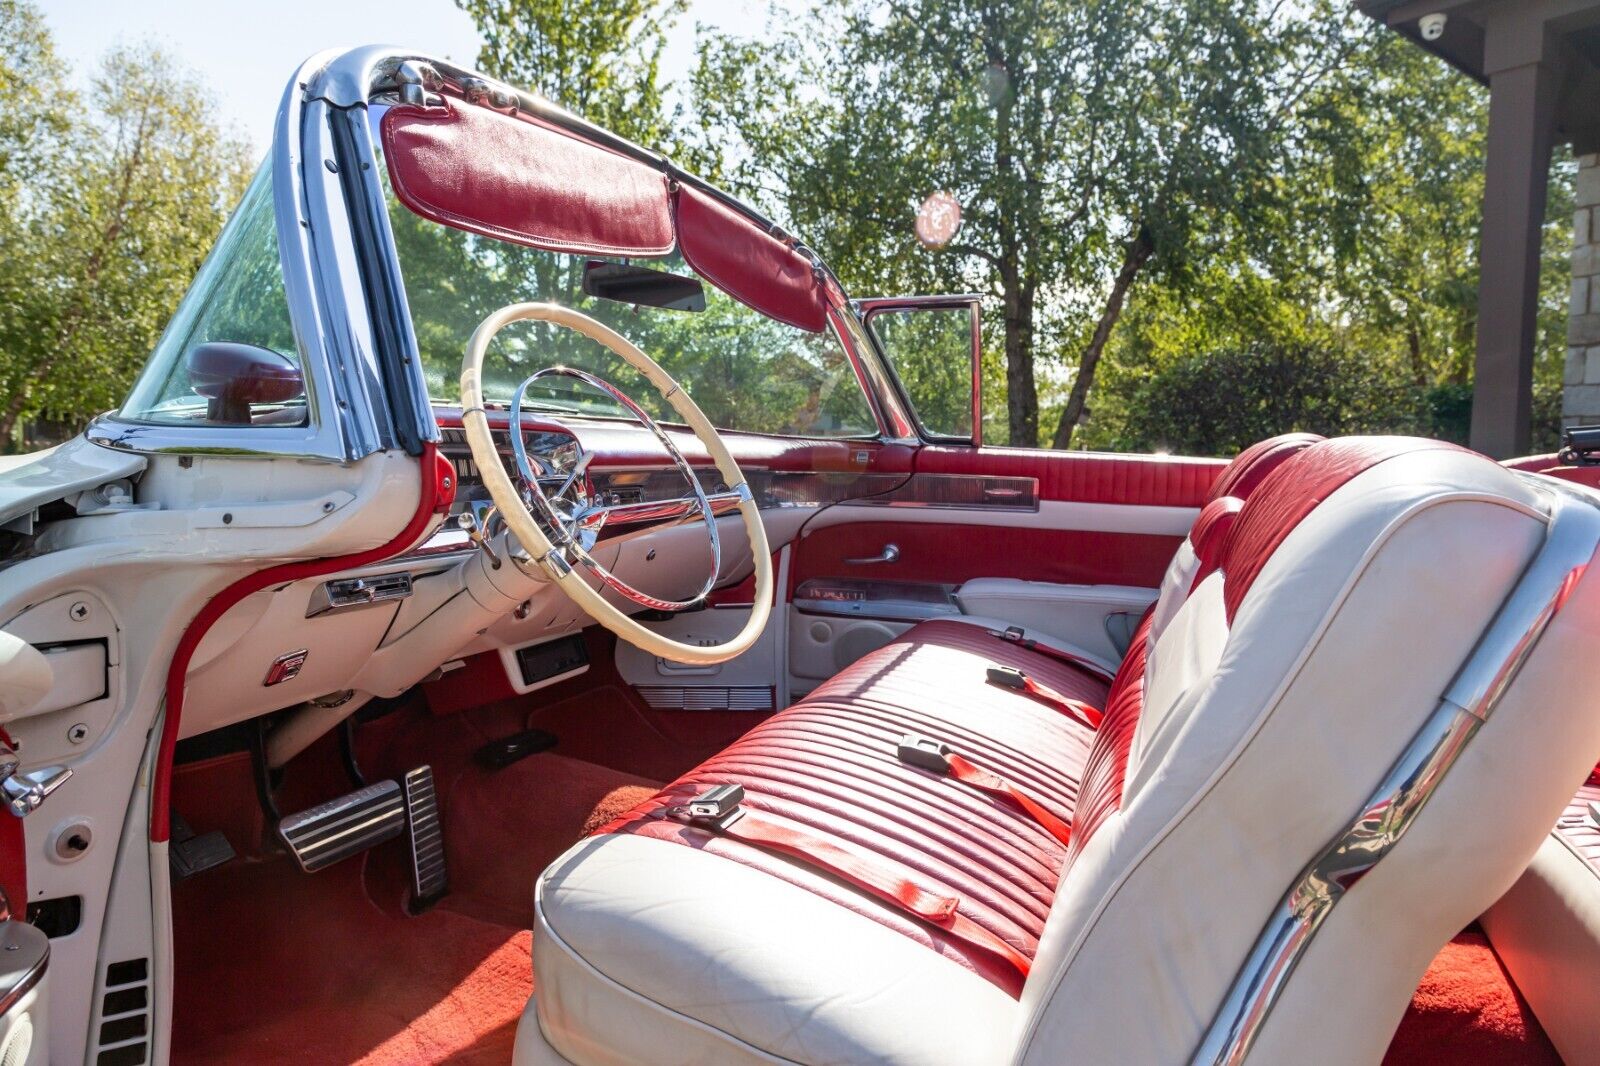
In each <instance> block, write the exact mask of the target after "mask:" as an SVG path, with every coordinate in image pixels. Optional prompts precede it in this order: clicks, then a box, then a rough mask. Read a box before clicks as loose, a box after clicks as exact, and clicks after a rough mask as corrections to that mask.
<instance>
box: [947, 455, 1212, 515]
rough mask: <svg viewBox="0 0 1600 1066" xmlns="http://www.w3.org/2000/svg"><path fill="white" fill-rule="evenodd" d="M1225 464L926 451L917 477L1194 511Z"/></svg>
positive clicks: (1065, 497) (1046, 497)
mask: <svg viewBox="0 0 1600 1066" xmlns="http://www.w3.org/2000/svg"><path fill="white" fill-rule="evenodd" d="M1226 465H1227V463H1225V462H1224V461H1223V460H1221V459H1189V458H1178V457H1176V456H1174V457H1170V458H1168V457H1165V456H1140V455H1101V454H1097V453H1093V452H1046V451H1032V450H1028V449H1025V448H964V447H947V446H930V447H926V448H923V449H921V450H920V451H918V453H917V473H919V474H990V475H1003V476H1007V477H1014V478H1017V477H1031V478H1037V479H1038V482H1039V497H1040V499H1044V500H1068V501H1072V502H1074V503H1120V504H1125V505H1130V506H1145V507H1199V506H1200V505H1202V504H1203V503H1205V502H1206V493H1207V492H1208V491H1209V490H1210V489H1211V484H1212V482H1214V481H1216V480H1217V475H1218V474H1220V473H1222V469H1223V467H1225V466H1226Z"/></svg>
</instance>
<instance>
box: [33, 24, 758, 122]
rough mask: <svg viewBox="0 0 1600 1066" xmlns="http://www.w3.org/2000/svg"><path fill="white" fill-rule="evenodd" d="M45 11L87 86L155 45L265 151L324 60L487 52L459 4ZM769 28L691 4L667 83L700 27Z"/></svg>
mask: <svg viewBox="0 0 1600 1066" xmlns="http://www.w3.org/2000/svg"><path fill="white" fill-rule="evenodd" d="M36 2H38V3H39V6H40V8H41V9H42V10H43V12H44V15H45V19H46V20H47V21H48V22H49V25H50V29H51V31H52V33H53V34H54V35H55V40H56V47H57V49H58V51H59V54H60V55H61V56H62V58H64V59H65V60H66V61H67V62H68V63H70V64H71V65H72V68H73V76H74V78H75V79H76V80H77V81H78V82H79V83H80V84H86V81H87V75H88V73H89V72H90V71H91V70H93V69H94V68H95V66H96V65H97V64H98V63H99V61H100V58H101V56H103V55H105V53H106V52H107V51H108V50H109V49H111V48H113V47H115V46H116V45H118V44H137V43H140V42H144V41H153V42H155V43H156V44H159V45H161V46H162V47H163V48H165V49H167V51H169V52H170V53H171V54H172V55H173V56H174V57H176V58H177V59H178V61H179V62H181V63H182V64H184V65H185V66H187V67H189V68H190V69H192V70H193V71H194V72H195V73H196V74H197V75H199V77H200V79H201V81H202V82H203V83H204V84H205V85H207V86H208V87H209V88H210V90H211V92H212V94H213V97H214V98H215V100H216V103H217V110H218V114H219V117H220V118H221V119H222V122H223V124H224V125H226V126H230V127H232V128H234V129H235V130H237V131H238V132H239V133H241V134H243V135H244V136H246V137H248V138H249V140H250V141H251V143H252V144H253V145H254V147H255V149H256V150H257V151H258V152H265V151H266V149H267V145H268V144H269V143H270V142H271V140H272V122H273V118H274V116H275V114H276V112H277V109H278V101H279V99H280V98H281V97H282V95H283V89H284V86H285V85H287V84H288V82H289V78H290V76H291V75H292V74H293V73H294V72H295V70H296V68H298V67H299V65H300V64H301V63H302V62H303V61H304V60H305V59H306V58H307V57H309V56H310V55H312V54H313V53H315V52H319V51H322V50H323V49H326V48H337V47H341V46H345V45H355V44H374V43H391V44H398V45H404V46H407V47H412V48H416V49H418V50H419V51H425V52H430V53H432V54H434V55H438V56H441V57H442V58H445V59H450V60H453V61H456V62H459V63H462V64H464V65H467V66H471V65H472V64H473V62H474V60H475V59H476V57H477V54H478V45H479V43H480V42H479V38H478V34H477V30H476V29H475V28H474V27H473V24H472V20H471V19H470V18H468V17H467V16H466V15H465V14H463V13H462V12H461V11H460V10H458V9H457V8H456V6H455V4H454V3H452V2H451V0H382V2H381V3H380V2H375V0H268V2H265V3H263V2H259V0H257V2H246V0H36ZM598 2H601V3H604V2H605V0H598ZM765 21H766V9H765V4H764V3H763V2H762V0H690V4H689V13H688V15H687V16H686V17H684V18H683V19H681V20H679V22H678V24H677V25H676V26H675V27H674V28H673V31H672V34H671V37H670V38H669V40H668V43H667V52H666V56H665V58H664V63H663V65H664V67H665V73H666V75H667V77H668V78H671V79H678V78H682V77H683V76H685V75H686V74H687V72H688V70H689V68H690V66H691V64H692V63H693V60H694V28H695V24H696V23H697V22H699V23H704V24H707V25H710V26H715V27H718V28H720V29H724V30H730V31H741V30H747V29H748V30H751V31H754V30H756V29H758V28H759V27H760V26H761V25H763V24H764V23H765Z"/></svg>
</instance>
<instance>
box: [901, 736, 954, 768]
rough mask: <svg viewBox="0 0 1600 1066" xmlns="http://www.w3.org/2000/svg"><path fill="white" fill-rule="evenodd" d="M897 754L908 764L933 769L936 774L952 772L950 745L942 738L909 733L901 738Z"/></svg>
mask: <svg viewBox="0 0 1600 1066" xmlns="http://www.w3.org/2000/svg"><path fill="white" fill-rule="evenodd" d="M894 753H895V755H896V756H897V757H898V758H899V759H900V761H901V762H903V763H905V764H906V765H907V766H916V767H919V768H920V769H923V770H932V771H933V772H934V773H936V774H947V773H949V772H950V759H949V758H948V756H949V755H950V745H948V744H946V743H945V742H944V741H942V740H934V739H933V738H932V737H922V736H918V735H917V734H915V733H907V734H906V735H905V736H903V737H901V738H900V744H899V746H898V747H896V748H895V751H894Z"/></svg>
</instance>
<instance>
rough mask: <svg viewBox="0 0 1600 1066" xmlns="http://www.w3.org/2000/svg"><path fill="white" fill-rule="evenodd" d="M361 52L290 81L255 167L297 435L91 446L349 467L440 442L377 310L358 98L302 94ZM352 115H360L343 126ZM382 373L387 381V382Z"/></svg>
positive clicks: (241, 434)
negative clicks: (297, 412) (273, 232)
mask: <svg viewBox="0 0 1600 1066" xmlns="http://www.w3.org/2000/svg"><path fill="white" fill-rule="evenodd" d="M366 51H370V50H368V49H356V50H354V51H353V52H340V51H329V52H324V53H321V54H319V55H317V56H314V57H313V58H311V59H309V60H307V61H306V63H304V64H303V65H302V66H301V67H300V69H299V70H298V71H296V73H295V76H294V78H293V79H291V80H290V82H289V84H288V86H287V87H286V88H285V90H284V94H283V98H282V102H281V103H280V104H279V107H278V116H277V121H276V123H275V124H274V127H273V139H272V148H271V150H270V152H269V153H268V156H267V160H266V162H265V164H264V165H266V166H270V167H271V168H272V195H273V209H274V217H275V220H276V224H277V234H278V254H279V258H280V261H281V265H282V267H283V280H284V294H285V297H286V299H287V302H288V306H289V316H290V321H291V323H292V324H293V327H294V334H295V343H296V347H297V348H298V349H299V354H300V358H301V363H302V372H303V373H304V374H305V379H306V386H307V387H306V406H307V412H308V418H307V420H306V424H305V425H302V426H232V427H227V426H184V425H169V424H154V423H147V422H138V421H133V420H129V419H124V418H122V417H120V416H119V415H118V414H116V413H115V412H111V413H107V414H104V415H101V416H100V417H99V418H96V419H95V420H94V421H93V422H91V423H90V425H89V428H88V430H87V432H86V436H87V438H88V439H89V440H90V441H92V442H93V443H96V444H100V445H103V446H106V447H110V448H117V449H121V450H125V451H132V452H140V453H149V454H160V453H170V454H192V455H229V456H238V457H259V458H267V459H283V458H293V459H312V460H322V461H327V462H336V463H349V462H355V461H356V460H359V459H362V458H364V457H365V456H368V455H371V454H373V453H374V452H379V451H385V450H389V449H393V448H403V449H404V450H406V451H408V452H411V453H413V454H417V453H419V452H420V450H421V446H422V442H424V441H437V440H438V438H439V429H438V426H437V424H436V422H435V420H434V417H433V410H432V408H431V406H430V405H429V404H428V401H427V390H426V387H425V384H424V381H423V376H422V369H421V365H420V362H419V360H418V359H417V358H416V341H415V338H414V337H412V336H411V333H410V318H409V315H406V314H403V313H402V316H401V320H402V321H403V323H404V327H403V330H399V331H397V330H395V329H393V323H394V322H395V316H394V311H393V307H392V305H391V306H384V305H385V303H386V301H385V300H384V299H383V297H384V296H386V295H387V294H389V293H392V292H393V291H394V289H395V287H396V286H397V285H398V278H399V274H398V268H397V267H396V265H395V261H394V253H393V247H392V243H390V244H385V241H386V240H391V238H389V234H388V229H387V225H386V224H385V225H384V226H383V227H372V226H370V222H371V219H372V217H373V215H374V213H375V212H376V213H382V212H384V211H386V207H385V205H384V201H383V193H382V189H381V187H380V185H379V183H378V179H377V176H376V174H374V173H373V158H374V155H373V149H372V144H371V135H370V132H369V130H368V127H367V123H366V121H365V105H366V99H365V95H363V97H362V98H361V99H360V100H359V101H357V103H356V104H354V105H350V106H348V107H341V106H338V105H335V104H333V103H332V102H330V101H329V100H327V99H325V98H324V97H322V96H320V95H318V94H316V93H313V92H310V91H308V87H309V86H310V85H312V83H313V82H314V81H316V79H317V78H318V77H319V76H320V75H321V74H322V73H323V72H324V71H326V70H328V69H330V68H344V67H347V66H349V63H348V62H347V60H349V58H350V57H352V56H355V55H358V54H360V53H363V52H366ZM352 108H359V111H360V114H359V115H357V116H352ZM352 117H354V118H356V121H351V119H352ZM352 215H356V216H358V218H357V221H359V218H360V216H365V218H366V220H367V222H368V223H369V230H376V231H377V236H376V244H375V247H358V242H357V239H356V231H355V226H354V225H353V220H352ZM364 265H365V269H363V267H364ZM403 310H404V308H403V305H402V312H403ZM379 323H382V325H378V326H377V328H375V324H379ZM384 325H387V326H388V327H389V328H388V329H387V330H386V331H385V330H384ZM380 331H384V332H385V333H386V335H385V336H384V337H383V338H382V340H381V341H380V338H379V336H378V334H379V332H380ZM385 345H386V346H387V350H384V346H385ZM385 361H387V364H388V366H390V367H391V368H392V371H393V372H392V373H390V374H389V375H387V377H386V375H385V373H384V365H385Z"/></svg>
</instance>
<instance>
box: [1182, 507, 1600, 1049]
mask: <svg viewBox="0 0 1600 1066" xmlns="http://www.w3.org/2000/svg"><path fill="white" fill-rule="evenodd" d="M1539 480H1540V482H1541V485H1540V488H1541V490H1542V491H1544V492H1546V494H1547V495H1548V496H1549V498H1550V501H1551V508H1550V521H1549V525H1548V526H1547V528H1546V531H1545V539H1544V543H1543V545H1541V546H1540V548H1539V551H1538V553H1537V554H1536V555H1535V556H1534V557H1533V560H1532V561H1531V562H1530V563H1529V564H1528V567H1527V569H1526V570H1525V571H1523V574H1522V577H1521V578H1519V579H1518V581H1517V584H1516V586H1515V587H1514V588H1513V589H1512V591H1511V594H1510V595H1509V596H1507V597H1506V600H1505V602H1504V603H1503V604H1501V606H1500V610H1499V611H1498V612H1497V613H1496V614H1495V617H1494V620H1493V621H1492V622H1491V623H1490V624H1489V627H1488V629H1486V630H1485V631H1484V634H1483V636H1482V637H1480V638H1479V640H1478V644H1477V646H1476V647H1474V648H1473V650H1472V654H1470V655H1469V656H1467V660H1466V662H1465V663H1463V664H1462V666H1461V668H1460V670H1458V671H1457V672H1456V676H1455V678H1454V679H1453V680H1452V681H1451V682H1450V685H1449V687H1448V688H1447V689H1446V690H1445V693H1444V695H1443V697H1441V698H1440V700H1439V703H1438V706H1437V707H1435V708H1434V711H1433V713H1432V714H1431V715H1430V716H1429V717H1428V720H1427V722H1426V723H1425V724H1424V725H1423V727H1422V728H1421V729H1420V730H1418V732H1417V735H1416V736H1415V737H1413V738H1412V740H1411V743H1410V744H1409V745H1408V746H1407V747H1406V750H1405V751H1404V752H1403V753H1402V754H1401V756H1400V758H1399V759H1398V760H1397V761H1396V762H1395V764H1394V766H1393V767H1391V768H1390V770H1389V772H1388V773H1387V774H1386V775H1385V776H1384V779H1383V781H1382V782H1380V783H1379V785H1378V787H1377V788H1376V789H1375V790H1374V791H1373V793H1372V796H1371V798H1370V799H1368V801H1367V803H1366V804H1365V805H1364V806H1363V807H1362V809H1361V811H1360V813H1359V814H1357V815H1356V817H1355V820H1354V821H1353V822H1351V824H1350V826H1349V827H1348V828H1347V829H1346V830H1345V831H1344V832H1343V833H1342V834H1340V835H1339V837H1338V838H1337V839H1335V840H1334V841H1333V842H1332V843H1331V844H1329V845H1328V847H1327V849H1326V850H1325V851H1323V852H1322V854H1321V855H1319V856H1317V858H1316V859H1314V860H1312V862H1311V864H1310V865H1309V866H1307V867H1306V869H1305V870H1304V871H1303V872H1302V873H1301V875H1300V877H1299V878H1298V879H1297V880H1296V881H1295V883H1294V885H1293V886H1292V887H1291V888H1290V889H1289V891H1288V893H1287V894H1286V895H1285V896H1284V898H1283V900H1282V902H1280V903H1279V904H1278V908H1277V910H1276V912H1275V913H1274V914H1273V917H1272V918H1271V919H1270V920H1269V921H1268V923H1267V925H1266V927H1265V928H1264V929H1263V930H1262V931H1261V935H1260V937H1259V938H1258V939H1257V940H1256V943H1255V947H1254V948H1252V949H1251V951H1250V955H1249V957H1248V958H1247V959H1246V960H1245V964H1244V967H1243V968H1242V969H1241V970H1240V971H1239V974H1238V976H1237V977H1235V978H1234V982H1233V987H1232V988H1230V989H1229V990H1228V995H1227V997H1226V998H1224V1000H1223V1001H1222V1006H1221V1008H1220V1009H1219V1010H1218V1011H1217V1015H1216V1017H1215V1018H1214V1019H1213V1020H1212V1022H1211V1027H1210V1029H1209V1030H1208V1031H1207V1032H1206V1035H1205V1039H1204V1040H1202V1041H1201V1043H1200V1047H1199V1049H1198V1050H1197V1051H1196V1052H1195V1055H1194V1058H1193V1059H1192V1060H1191V1062H1192V1063H1193V1064H1194V1066H1203V1064H1217V1066H1220V1064H1228V1066H1233V1064H1237V1063H1241V1062H1243V1061H1244V1059H1245V1057H1246V1056H1247V1055H1248V1054H1249V1053H1250V1049H1251V1047H1252V1046H1253V1045H1254V1043H1255V1040H1256V1037H1257V1036H1258V1035H1260V1032H1261V1028H1262V1026H1263V1025H1264V1024H1265V1023H1266V1021H1267V1018H1268V1016H1269V1015H1270V1014H1271V1012H1272V1008H1273V1007H1274V1006H1275V1005H1276V1004H1277V1001H1278V998H1279V996H1280V995H1281V994H1282V992H1283V989H1284V986H1285V985H1286V984H1287V983H1288V980H1289V976H1290V975H1291V974H1292V973H1293V972H1294V969H1295V966H1296V965H1298V964H1299V962H1300V959H1301V957H1302V956H1303V955H1304V954H1305V951H1306V948H1307V947H1309V946H1310V944H1311V941H1312V938H1313V937H1315V936H1316V933H1317V930H1318V929H1319V928H1320V927H1321V925H1322V923H1323V921H1324V920H1326V919H1327V917H1328V915H1329V914H1330V913H1331V912H1332V910H1333V908H1334V905H1335V904H1337V903H1338V902H1339V900H1340V899H1341V898H1343V896H1344V894H1345V893H1346V892H1347V891H1349V889H1350V887H1351V886H1352V885H1354V884H1355V883H1356V882H1357V881H1359V880H1360V879H1361V878H1362V877H1363V876H1365V875H1366V874H1367V873H1368V872H1369V871H1371V870H1372V868H1373V867H1374V866H1376V865H1377V864H1378V862H1379V860H1381V859H1382V858H1383V857H1384V856H1385V855H1386V854H1388V853H1389V851H1390V850H1391V849H1393V848H1394V846H1395V844H1397V843H1398V842H1399V841H1400V838H1401V837H1403V836H1404V835H1405V832H1406V830H1407V829H1408V828H1410V826H1411V824H1412V822H1414V821H1415V820H1416V817H1417V815H1418V813H1420V812H1421V810H1422V808H1423V806H1424V805H1425V804H1426V803H1427V802H1428V800H1429V798H1430V797H1431V796H1432V795H1433V793H1434V792H1435V791H1436V790H1437V789H1438V787H1439V784H1440V782H1442V781H1443V780H1444V776H1445V774H1446V773H1448V772H1449V770H1450V768H1451V767H1452V766H1454V765H1455V763H1456V761H1457V760H1458V759H1459V758H1460V757H1461V753H1462V752H1463V751H1464V750H1465V749H1466V746H1467V743H1468V742H1469V741H1471V740H1472V738H1473V736H1474V735H1476V734H1477V732H1478V730H1479V729H1480V728H1481V727H1482V726H1483V724H1484V723H1485V722H1487V721H1488V720H1489V716H1490V715H1491V714H1493V713H1494V709H1495V707H1497V706H1498V705H1499V703H1500V699H1501V697H1502V696H1504V695H1505V693H1506V690H1507V689H1508V688H1510V686H1511V682H1512V681H1513V680H1514V679H1515V678H1516V676H1517V673H1518V672H1519V671H1520V670H1521V669H1522V665H1523V663H1524V662H1526V661H1527V658H1528V655H1529V654H1530V653H1531V652H1532V651H1533V649H1534V647H1535V645H1537V644H1538V642H1539V638H1540V637H1541V636H1543V635H1544V632H1545V630H1546V629H1547V628H1548V627H1549V625H1550V622H1551V620H1552V619H1554V618H1555V616H1556V614H1557V612H1559V611H1560V610H1561V607H1562V605H1563V603H1565V601H1566V598H1567V595H1568V593H1569V592H1570V591H1571V587H1572V583H1573V581H1574V579H1575V576H1576V575H1577V574H1579V573H1581V572H1582V571H1583V569H1584V567H1585V566H1587V565H1588V564H1589V562H1590V561H1591V560H1592V559H1593V558H1594V557H1595V553H1596V549H1597V547H1600V509H1597V506H1596V503H1595V501H1594V500H1592V499H1591V498H1589V497H1588V496H1585V495H1582V494H1580V493H1578V492H1576V491H1573V490H1571V489H1568V488H1565V487H1563V486H1559V485H1556V484H1554V483H1550V482H1547V481H1546V480H1545V479H1542V478H1541V479H1539Z"/></svg>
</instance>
